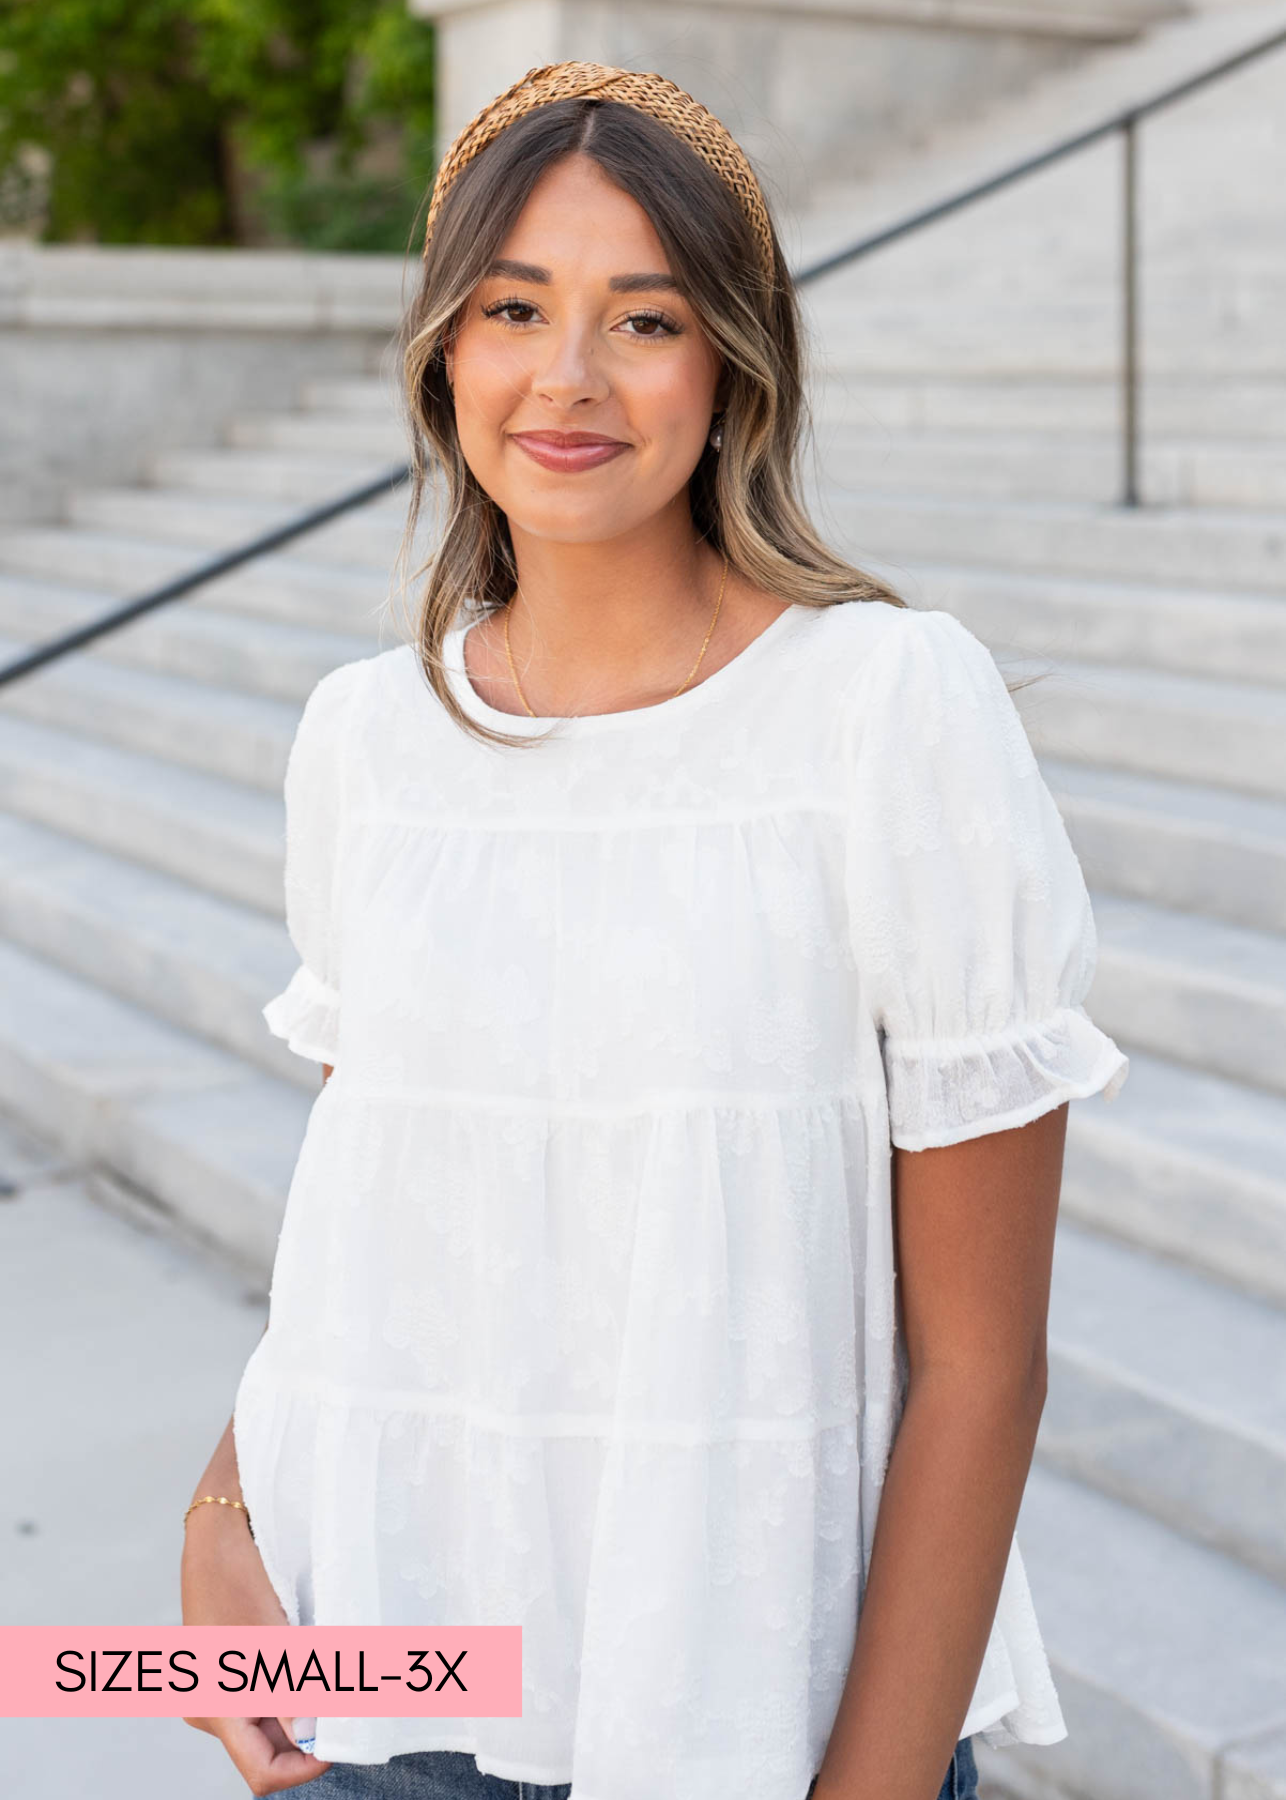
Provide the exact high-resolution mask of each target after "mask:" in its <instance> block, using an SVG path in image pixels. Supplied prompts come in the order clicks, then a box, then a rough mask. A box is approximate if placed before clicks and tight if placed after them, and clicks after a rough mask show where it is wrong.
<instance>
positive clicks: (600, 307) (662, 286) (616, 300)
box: [447, 155, 721, 543]
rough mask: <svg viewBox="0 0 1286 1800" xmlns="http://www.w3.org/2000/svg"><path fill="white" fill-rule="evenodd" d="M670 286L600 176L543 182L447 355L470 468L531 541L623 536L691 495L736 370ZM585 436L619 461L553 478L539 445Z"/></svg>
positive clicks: (576, 163) (630, 214)
mask: <svg viewBox="0 0 1286 1800" xmlns="http://www.w3.org/2000/svg"><path fill="white" fill-rule="evenodd" d="M671 279H672V278H671V275H670V265H669V262H668V261H667V259H666V256H665V252H664V251H663V250H662V248H661V241H660V239H659V238H658V237H657V234H656V232H655V230H654V229H653V226H652V223H651V221H650V220H649V218H648V216H647V214H646V213H645V212H644V210H643V208H642V207H641V206H640V205H639V204H638V202H637V201H636V200H633V199H631V197H630V196H629V195H628V194H626V193H623V192H622V191H621V189H620V188H618V187H616V186H615V185H614V184H613V183H612V182H611V181H609V180H608V178H607V176H606V175H604V174H603V172H602V170H601V169H600V168H599V167H598V165H597V164H596V163H594V162H592V161H591V160H590V159H589V158H588V157H584V156H579V155H577V156H571V157H568V158H566V159H564V160H563V161H562V162H559V163H557V164H555V165H554V166H553V167H552V168H550V169H548V170H547V171H546V172H545V174H544V175H543V176H542V177H541V178H540V180H539V182H538V183H537V184H536V186H535V188H534V189H533V190H532V193H531V196H530V198H529V199H528V201H527V204H526V206H525V207H524V208H523V211H522V214H521V216H520V217H519V219H518V222H517V224H516V225H515V226H514V228H513V230H512V231H511V232H510V233H509V235H508V237H507V238H506V239H505V240H504V242H503V243H502V244H501V245H500V247H499V250H498V252H497V258H496V261H495V263H494V264H493V265H492V268H491V271H490V272H489V273H488V274H487V275H486V277H485V278H484V279H483V281H482V282H481V283H480V284H479V286H478V287H477V288H476V289H475V291H474V293H473V295H472V296H471V297H470V300H469V302H468V304H467V305H466V307H465V308H464V309H463V313H462V315H461V320H460V322H459V324H458V326H457V330H456V335H455V340H454V344H453V345H450V346H449V347H448V350H447V368H448V373H449V374H450V377H451V381H452V385H453V389H454V394H455V416H456V426H457V430H458V431H459V434H460V445H461V449H462V450H463V452H464V457H465V461H466V462H467V463H468V465H469V467H470V469H471V470H472V471H473V474H474V476H475V478H476V480H477V481H478V483H479V485H480V486H481V487H482V488H483V489H484V490H485V492H486V493H487V494H489V495H490V497H491V498H492V500H494V501H495V503H496V505H497V506H499V507H500V509H501V510H502V511H503V512H504V513H505V514H506V515H507V516H508V518H509V522H510V525H511V527H513V528H515V529H516V530H517V531H519V532H527V533H530V534H531V535H532V536H533V537H538V538H548V539H551V540H556V541H562V542H567V543H578V542H579V543H584V542H591V541H595V540H601V539H605V538H610V537H615V536H618V535H619V534H621V533H623V532H627V531H629V530H630V529H631V528H633V527H635V526H638V525H640V524H643V523H645V522H646V521H647V520H649V519H651V518H652V517H653V516H654V515H655V514H657V513H659V512H660V511H661V510H662V509H663V508H665V507H666V506H668V505H670V504H671V503H672V502H674V501H675V499H676V496H682V495H684V491H685V489H686V486H687V483H688V480H689V478H690V476H691V474H692V471H693V469H694V468H695V467H696V464H697V462H698V460H699V458H700V456H701V453H702V450H703V449H704V447H705V443H706V439H707V437H708V435H709V431H710V424H711V418H712V415H713V414H714V412H715V411H716V410H717V402H716V389H717V385H718V378H719V372H720V366H721V365H720V359H719V357H718V354H717V352H716V351H715V349H714V347H713V345H712V344H711V343H710V341H709V339H708V338H707V337H706V336H705V334H704V332H703V331H702V330H701V328H700V327H699V325H698V323H697V319H696V315H695V313H694V312H693V310H692V308H691V306H689V305H688V303H687V301H686V300H684V299H683V298H682V296H681V295H680V294H679V293H678V292H677V291H675V289H674V288H673V287H670V286H667V285H666V284H667V282H669V281H670V280H671ZM578 432H579V433H585V434H593V435H596V436H599V437H604V438H608V439H611V440H613V443H614V446H615V447H614V448H612V447H609V449H608V450H607V451H603V450H602V448H601V446H600V449H599V451H596V452H592V453H591V456H590V457H586V455H585V453H584V451H582V452H581V453H580V455H579V457H578V458H577V460H576V461H575V462H572V461H571V460H569V458H568V457H567V455H566V454H564V456H563V457H562V458H561V459H559V458H558V455H557V451H556V449H555V450H554V452H553V455H554V459H555V460H554V463H553V465H552V466H551V463H550V460H549V456H550V445H549V443H548V440H546V442H545V444H544V451H543V454H544V456H545V460H544V461H541V460H538V459H537V458H538V457H539V456H540V455H541V454H542V446H541V440H540V439H539V438H538V437H536V436H534V435H532V434H540V433H545V434H552V435H553V436H555V437H556V436H557V435H558V434H573V433H578ZM525 445H526V446H527V447H524V446H525ZM533 452H534V454H533ZM573 455H575V453H574V452H573ZM683 503H684V507H685V511H686V504H687V503H686V497H685V498H684V502H683Z"/></svg>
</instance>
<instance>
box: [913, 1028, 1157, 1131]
mask: <svg viewBox="0 0 1286 1800" xmlns="http://www.w3.org/2000/svg"><path fill="white" fill-rule="evenodd" d="M883 1052H884V1066H885V1075H886V1079H887V1085H888V1096H889V1134H890V1136H891V1138H892V1141H893V1143H894V1144H895V1145H896V1146H897V1147H898V1148H899V1149H902V1150H930V1149H934V1148H936V1147H937V1146H939V1145H942V1144H956V1143H960V1142H962V1141H963V1140H964V1139H966V1138H974V1137H982V1136H984V1135H985V1134H986V1133H988V1132H991V1131H1007V1130H1009V1129H1010V1128H1011V1127H1012V1126H1015V1125H1026V1124H1027V1123H1029V1121H1030V1120H1032V1119H1038V1118H1039V1117H1040V1116H1041V1114H1042V1113H1047V1112H1051V1111H1052V1110H1053V1109H1054V1107H1056V1106H1061V1105H1062V1103H1063V1101H1064V1100H1081V1099H1084V1098H1085V1097H1086V1096H1087V1095H1089V1094H1097V1093H1099V1092H1102V1094H1103V1097H1104V1099H1106V1100H1114V1099H1115V1098H1116V1096H1117V1094H1118V1093H1119V1092H1120V1091H1121V1088H1122V1086H1123V1084H1124V1082H1125V1078H1126V1076H1127V1075H1128V1073H1129V1069H1130V1063H1129V1058H1128V1057H1127V1056H1125V1055H1124V1053H1123V1052H1122V1051H1121V1050H1119V1049H1118V1048H1117V1046H1116V1044H1115V1043H1114V1042H1113V1041H1112V1039H1111V1038H1110V1037H1108V1036H1107V1034H1106V1032H1103V1031H1100V1030H1099V1028H1098V1026H1097V1025H1095V1024H1094V1023H1093V1021H1092V1020H1091V1019H1090V1017H1089V1015H1088V1013H1087V1012H1086V1011H1085V1008H1084V1007H1083V1006H1063V1007H1060V1008H1059V1009H1058V1010H1057V1011H1056V1012H1054V1013H1053V1014H1051V1015H1050V1016H1049V1017H1048V1018H1046V1019H1044V1020H1042V1021H1041V1022H1040V1023H1039V1024H1024V1025H1020V1026H1014V1027H1011V1028H1009V1029H1007V1030H1004V1031H998V1032H993V1033H989V1034H987V1035H978V1036H971V1037H960V1038H913V1039H905V1038H900V1039H892V1038H888V1037H886V1038H885V1039H884V1043H883Z"/></svg>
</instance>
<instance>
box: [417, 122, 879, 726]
mask: <svg viewBox="0 0 1286 1800" xmlns="http://www.w3.org/2000/svg"><path fill="white" fill-rule="evenodd" d="M574 154H581V155H585V156H589V157H592V159H593V160H594V162H596V163H597V164H598V166H599V167H600V168H601V169H602V170H603V172H604V173H605V174H606V175H607V177H608V178H609V180H611V181H613V182H614V183H615V184H616V185H617V186H618V187H619V188H621V189H623V190H624V192H626V193H627V194H629V195H631V196H632V197H633V198H634V199H635V200H637V201H638V203H639V205H640V206H642V208H643V209H644V211H645V212H646V213H647V215H648V217H649V219H650V220H651V221H652V224H653V227H654V228H655V230H656V233H657V236H658V237H659V238H660V240H661V243H662V244H663V246H664V248H665V252H666V255H667V257H668V258H669V262H670V269H671V272H672V274H673V275H674V276H675V278H676V280H677V281H678V282H679V283H680V286H681V288H682V291H683V293H684V295H685V297H686V298H687V300H688V301H689V303H690V304H691V306H692V307H693V310H694V311H695V312H696V314H697V317H698V319H699V321H700V323H701V327H702V329H703V330H704V331H705V332H706V333H707V335H708V336H709V338H710V340H711V342H712V344H713V346H714V348H715V350H716V351H717V352H718V353H719V355H720V356H721V357H722V358H723V362H724V371H725V373H724V380H725V384H726V394H727V402H726V408H725V411H724V413H723V419H722V423H723V444H722V448H721V449H720V450H719V451H715V450H714V449H713V448H712V447H711V446H709V445H707V446H706V448H705V450H704V451H703V452H702V455H701V459H700V461H699V462H698V463H697V466H696V468H695V470H694V471H693V474H692V478H691V481H690V483H689V499H690V504H691V509H692V517H693V523H694V526H695V529H696V531H697V534H698V536H700V537H702V538H704V539H706V540H707V541H708V542H709V543H710V544H711V545H712V546H713V547H714V548H715V549H716V550H717V551H720V552H722V553H726V554H727V556H728V559H729V565H730V567H731V568H733V569H735V570H736V571H737V572H738V574H740V575H741V576H743V577H744V578H745V579H746V580H748V581H749V582H751V583H753V584H754V585H755V586H756V587H759V588H761V589H763V590H765V591H767V592H769V593H772V594H775V595H778V596H780V597H781V598H782V599H785V600H788V601H794V602H797V603H802V604H804V605H807V606H833V605H837V604H839V603H840V602H843V601H854V600H883V601H885V602H887V603H888V604H890V605H894V606H904V605H905V604H906V602H905V601H904V600H903V599H902V598H901V596H900V595H899V594H897V593H896V592H895V591H894V590H893V589H892V588H891V587H889V586H887V585H886V584H885V583H884V582H883V581H881V580H880V579H879V578H878V577H876V576H874V575H869V574H867V573H865V572H864V571H863V570H861V569H859V568H856V567H855V566H854V565H853V564H851V563H849V562H846V561H845V560H844V559H843V558H842V557H841V556H839V555H838V554H837V552H835V551H834V550H832V549H831V548H830V547H829V546H828V545H827V544H826V543H824V542H823V540H822V539H821V537H820V536H819V535H818V533H817V531H816V530H815V529H814V527H813V525H812V524H811V522H810V521H809V519H808V516H807V513H806V511H805V509H804V506H803V504H802V502H801V500H800V498H799V489H800V455H801V444H802V440H803V437H804V434H805V432H806V431H810V427H809V421H808V408H807V400H806V394H805V386H804V382H805V372H804V333H803V325H802V320H801V314H800V308H799V302H798V297H797V293H796V289H795V286H794V283H793V281H792V279H791V275H790V271H789V269H788V268H787V265H786V260H785V257H784V256H783V254H782V249H781V244H780V241H779V240H778V237H777V233H776V231H775V229H773V230H772V250H773V260H774V264H775V268H774V272H773V274H772V276H771V277H770V276H769V275H768V273H767V272H766V269H765V262H764V255H763V251H762V249H761V247H760V243H759V241H758V240H757V236H756V232H755V229H754V227H753V226H752V224H751V222H750V219H749V217H748V215H747V211H746V208H745V206H744V204H743V203H742V202H741V201H740V200H739V199H738V196H737V195H736V193H735V192H734V191H733V189H732V187H731V186H729V184H728V183H727V182H726V181H724V180H722V179H721V178H720V176H719V175H718V174H717V173H716V172H715V171H714V170H713V169H712V168H711V167H710V165H709V163H708V162H706V161H705V160H703V158H702V157H701V156H700V155H698V154H697V152H696V151H695V150H694V149H692V148H691V147H690V146H689V145H688V144H687V143H685V142H684V141H683V140H682V139H681V138H680V137H678V136H676V135H675V133H674V132H673V131H671V130H669V129H668V128H667V127H666V126H665V125H663V124H661V123H660V122H659V121H658V120H657V119H655V118H653V117H651V116H650V115H649V114H648V113H646V112H643V111H640V110H639V109H638V108H637V107H635V106H631V105H629V104H627V103H624V102H621V101H614V100H604V99H597V98H594V97H593V96H580V97H576V98H570V99H563V100H556V101H554V102H552V103H550V104H548V105H542V106H538V107H536V108H534V109H532V110H530V111H528V112H526V113H525V114H523V115H522V116H521V117H519V118H517V119H515V120H514V121H513V122H512V123H511V124H508V125H506V126H505V127H504V129H503V130H502V131H500V132H499V133H498V135H496V136H495V137H494V138H492V139H491V141H490V142H488V143H486V144H485V145H484V147H483V148H482V149H481V150H479V151H478V152H477V153H476V154H475V155H473V156H472V157H471V159H470V160H469V161H468V162H467V163H466V164H465V166H464V167H463V168H461V169H460V171H459V173H458V174H456V175H455V176H454V179H453V180H452V182H451V185H450V189H449V191H448V192H447V194H446V197H445V200H444V201H443V203H442V204H441V207H440V212H439V214H438V216H437V218H436V222H435V224H434V229H433V233H432V237H431V240H430V242H429V244H428V247H427V251H426V254H425V256H424V261H423V273H422V276H421V280H420V286H419V290H418V292H417V293H416V295H415V297H414V299H413V301H412V302H411V305H410V307H409V308H408V310H407V312H406V315H405V318H404V321H403V328H402V336H401V344H400V348H401V354H402V367H403V377H404V402H405V406H406V409H407V414H408V425H409V428H410V435H411V443H412V458H411V471H412V480H411V498H410V507H409V511H408V518H407V525H406V533H405V535H404V538H403V547H402V548H403V556H402V561H403V567H405V562H406V559H407V556H408V553H409V547H410V545H411V542H412V539H413V536H414V534H415V532H416V529H417V527H418V524H419V521H420V518H421V515H422V511H423V506H424V501H425V496H426V490H427V488H428V485H429V482H430V478H431V476H432V475H438V476H439V477H440V486H441V493H440V495H439V499H440V502H441V507H440V514H439V519H438V525H437V532H436V548H435V550H434V551H433V553H432V555H431V556H430V558H429V560H428V561H427V562H426V563H425V564H423V565H422V566H421V567H420V568H418V569H416V570H415V571H414V573H413V575H412V576H411V577H410V579H412V580H419V579H420V578H421V577H423V578H424V587H423V590H422V593H421V596H420V600H419V606H418V617H417V620H416V626H415V635H416V641H417V647H418V650H419V655H420V661H421V664H422V666H423V668H424V671H425V675H426V677H427V679H428V681H429V683H430V685H431V687H432V688H433V690H434V692H435V693H436V694H437V695H438V698H439V699H440V700H441V701H442V704H443V705H444V706H445V707H446V709H447V711H448V712H449V713H450V715H451V716H452V717H453V718H454V719H455V720H456V721H457V722H458V723H459V724H460V725H461V726H462V727H463V728H464V729H466V730H468V731H471V732H473V733H474V735H475V736H478V737H480V738H484V739H488V740H490V741H492V742H495V743H503V744H513V745H518V744H523V743H532V742H536V741H540V740H539V739H536V738H532V737H531V736H528V735H527V734H522V735H517V734H510V733H507V732H503V731H499V730H492V729H490V728H489V727H488V726H486V725H483V724H481V723H480V722H479V721H477V720H474V719H472V718H471V717H469V715H468V714H467V713H466V712H465V711H463V710H462V709H461V707H460V706H459V704H458V703H457V701H456V699H455V696H454V694H453V693H452V691H451V687H450V684H449V682H448V679H447V676H446V672H445V668H444V664H443V655H442V646H443V641H444V639H445V637H446V634H447V632H448V631H449V630H450V629H451V628H452V626H453V625H454V624H455V623H456V622H457V620H458V619H459V617H460V616H461V614H462V613H463V612H466V611H470V610H474V609H476V611H477V613H478V614H479V615H481V614H482V613H486V612H490V611H494V610H496V609H498V608H500V607H503V606H504V605H505V604H506V603H507V602H508V600H509V598H510V596H511V594H512V593H513V590H514V587H515V586H516V581H517V569H516V564H515V560H514V553H513V544H512V540H511V538H510V533H509V525H508V521H507V519H506V518H505V515H504V513H503V512H502V511H501V509H500V508H499V507H498V506H497V505H496V504H495V502H494V501H493V500H492V499H491V497H490V496H489V495H488V494H487V493H485V492H484V491H483V489H482V488H481V487H480V486H479V485H478V483H477V481H476V480H475V479H474V477H473V474H472V473H471V471H470V469H469V467H468V465H467V463H466V462H465V460H464V456H463V454H462V452H461V449H460V442H459V438H458V435H457V433H456V427H455V410H454V402H453V398H452V395H451V391H450V388H449V386H448V384H447V378H446V359H445V355H444V347H445V344H446V343H447V341H448V340H449V337H450V334H451V333H452V331H453V330H454V328H455V325H456V322H457V320H458V317H459V315H460V313H461V311H462V309H463V307H464V305H465V303H466V302H467V300H468V298H469V296H470V295H471V294H472V293H473V291H474V289H475V288H476V287H477V285H478V283H479V282H480V281H481V280H482V279H483V276H484V274H485V271H486V269H487V267H488V266H489V264H490V263H491V262H492V260H493V259H494V257H495V255H496V253H497V251H498V249H499V247H500V245H501V243H502V242H503V240H504V239H505V237H506V236H507V235H508V233H509V232H510V230H511V229H512V228H513V226H514V224H515V223H516V221H517V219H518V216H519V214H520V213H521V211H522V208H523V206H524V205H525V203H526V201H527V198H528V196H529V195H530V194H531V191H532V189H533V188H534V187H535V185H536V182H537V181H538V179H539V178H540V176H541V175H542V174H543V173H544V172H545V171H546V170H547V169H549V168H550V167H551V166H552V165H553V164H554V163H556V162H558V161H559V160H560V159H562V158H564V157H568V156H571V155H574ZM810 435H811V432H810ZM404 585H405V582H404Z"/></svg>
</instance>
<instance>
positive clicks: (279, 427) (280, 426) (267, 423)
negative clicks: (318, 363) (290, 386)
mask: <svg viewBox="0 0 1286 1800" xmlns="http://www.w3.org/2000/svg"><path fill="white" fill-rule="evenodd" d="M227 440H228V443H229V444H230V445H231V446H232V447H234V448H236V449H240V450H294V451H304V452H306V453H307V454H309V455H313V454H316V455H322V456H363V457H364V456H375V457H379V458H381V459H385V458H387V460H388V461H389V462H390V463H394V462H397V460H398V459H399V458H400V457H402V456H405V455H406V454H407V452H408V445H407V440H406V431H405V428H404V427H403V426H402V425H401V423H400V422H399V420H398V418H397V416H396V414H395V413H393V412H392V411H389V412H387V413H385V414H383V415H371V414H367V413H363V412H356V411H349V412H345V411H339V412H334V413H323V412H308V413H303V412H298V413H243V414H242V415H241V416H240V417H239V418H237V419H234V420H233V421H232V423H231V425H230V426H229V427H228V432H227Z"/></svg>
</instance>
